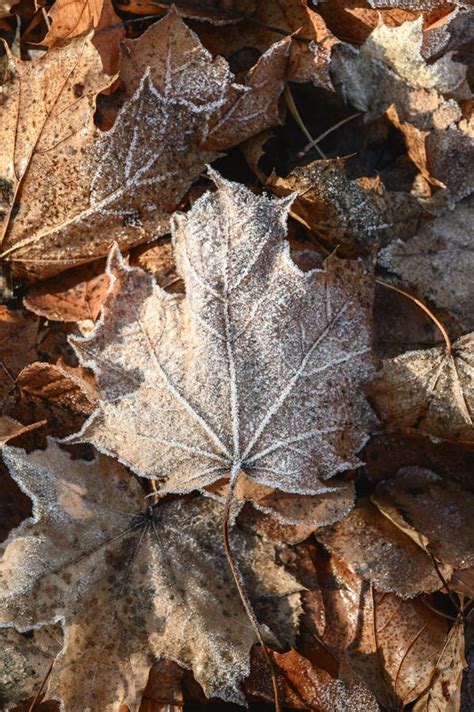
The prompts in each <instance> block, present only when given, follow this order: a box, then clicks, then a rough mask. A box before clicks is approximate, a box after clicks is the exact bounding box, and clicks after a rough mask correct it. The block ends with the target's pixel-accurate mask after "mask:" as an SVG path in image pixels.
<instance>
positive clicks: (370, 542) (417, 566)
mask: <svg viewBox="0 0 474 712" xmlns="http://www.w3.org/2000/svg"><path fill="white" fill-rule="evenodd" d="M315 536H316V538H317V539H318V541H320V542H321V543H322V544H324V546H325V547H326V548H327V549H328V550H329V551H331V552H332V553H334V554H336V555H337V556H339V557H340V558H342V559H343V560H344V561H345V562H346V564H347V565H348V566H349V567H350V568H351V570H352V571H354V573H356V574H357V575H358V576H361V577H362V578H364V579H366V580H369V581H372V582H373V584H374V585H375V586H376V587H377V589H378V590H380V591H383V592H393V593H396V594H397V595H399V596H402V597H403V598H410V597H412V596H416V595H417V594H419V593H422V592H432V591H437V590H438V589H440V588H441V587H442V585H443V584H442V581H441V580H440V578H439V576H438V574H437V573H436V570H435V568H434V566H433V564H432V563H431V561H430V559H429V557H428V556H427V555H426V554H425V553H424V552H423V551H422V550H421V549H420V548H419V547H418V546H417V545H416V544H415V543H414V542H413V541H412V539H411V538H409V537H408V536H405V534H403V533H402V532H401V531H400V530H399V529H398V528H397V527H395V526H393V524H392V523H391V522H389V521H388V519H386V518H385V517H384V516H382V514H380V512H378V510H377V508H376V507H374V505H372V504H370V503H369V502H364V501H363V502H361V503H359V506H357V507H356V508H355V509H353V510H352V512H350V513H349V514H348V515H347V517H345V518H344V519H342V520H341V521H340V522H338V523H336V524H334V525H332V526H330V527H327V528H324V529H319V530H318V531H317V532H316V534H315ZM443 571H444V574H445V576H446V577H447V578H450V576H451V569H450V568H449V567H444V569H443Z"/></svg>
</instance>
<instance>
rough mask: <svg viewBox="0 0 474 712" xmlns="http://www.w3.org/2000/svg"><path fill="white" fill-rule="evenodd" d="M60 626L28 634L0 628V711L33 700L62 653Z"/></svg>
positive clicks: (47, 627) (38, 629)
mask: <svg viewBox="0 0 474 712" xmlns="http://www.w3.org/2000/svg"><path fill="white" fill-rule="evenodd" d="M61 646H62V632H61V627H60V625H59V624H56V625H48V626H42V627H41V628H37V629H36V630H34V631H31V633H28V634H25V633H19V632H18V631H17V630H15V629H14V628H0V703H1V704H2V708H3V709H8V710H10V709H11V705H13V704H15V703H17V702H21V701H22V700H25V699H28V698H29V697H34V696H35V694H36V693H37V692H38V690H39V688H40V685H41V683H42V682H43V680H44V678H45V676H46V675H47V673H48V670H49V667H50V665H51V662H52V661H53V660H54V658H55V657H56V655H57V654H58V653H59V651H60V650H61Z"/></svg>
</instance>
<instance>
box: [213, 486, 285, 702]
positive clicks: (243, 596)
mask: <svg viewBox="0 0 474 712" xmlns="http://www.w3.org/2000/svg"><path fill="white" fill-rule="evenodd" d="M239 474H240V472H237V474H236V475H235V476H233V477H231V480H230V483H229V490H228V492H227V496H226V499H225V503H224V512H223V514H222V535H223V540H224V550H225V555H226V558H227V562H228V564H229V568H230V571H231V573H232V577H233V579H234V583H235V586H236V588H237V591H238V593H239V596H240V600H241V601H242V605H243V607H244V610H245V613H246V614H247V618H248V619H249V621H250V623H251V624H252V627H253V629H254V631H255V634H256V636H257V640H258V642H259V643H260V647H261V648H262V653H263V656H264V658H265V662H266V663H267V665H268V669H269V671H270V674H271V677H272V686H273V697H274V701H275V712H282V707H281V702H280V692H279V689H278V680H277V674H276V670H275V664H274V661H273V659H272V656H271V655H270V653H269V651H268V650H267V647H266V645H265V643H264V641H263V638H262V634H261V632H260V626H259V623H258V621H257V617H256V615H255V613H254V610H253V607H252V604H251V602H250V599H249V597H248V594H247V591H246V590H245V584H244V582H243V579H242V575H241V573H240V571H239V568H238V566H237V564H236V562H235V559H234V556H233V554H232V550H231V548H230V542H229V515H230V508H231V505H232V500H233V497H234V491H235V487H236V485H237V481H238V479H239Z"/></svg>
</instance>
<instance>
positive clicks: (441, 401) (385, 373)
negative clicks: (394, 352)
mask: <svg viewBox="0 0 474 712" xmlns="http://www.w3.org/2000/svg"><path fill="white" fill-rule="evenodd" d="M473 344H474V335H473V334H466V335H465V336H462V337H461V338H460V339H458V340H457V341H456V342H455V343H454V344H453V347H452V353H451V354H449V353H447V352H446V349H445V348H435V349H429V350H426V351H408V352H407V353H404V354H402V355H401V356H397V357H396V358H393V359H387V360H386V361H384V365H383V368H382V370H381V371H380V372H379V373H378V374H377V376H376V377H375V379H374V380H373V381H372V383H371V384H370V387H369V391H370V396H371V398H372V400H373V402H374V404H375V406H376V409H377V410H378V412H379V413H380V415H381V416H382V417H383V418H384V420H385V421H386V422H387V423H388V424H389V425H391V426H394V427H398V428H415V429H417V430H420V431H423V432H425V433H429V434H430V435H435V436H438V437H441V438H446V439H448V440H468V441H471V440H472V439H473V438H474V429H473V422H472V414H473V412H474V381H473V366H474V363H473V358H474V356H473Z"/></svg>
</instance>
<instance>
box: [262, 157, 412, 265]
mask: <svg viewBox="0 0 474 712" xmlns="http://www.w3.org/2000/svg"><path fill="white" fill-rule="evenodd" d="M345 162H346V159H344V158H337V159H330V160H327V161H319V160H318V161H314V162H312V163H309V164H308V165H307V166H303V167H300V168H295V169H294V170H293V171H292V172H291V173H290V174H289V175H288V176H287V177H286V178H280V177H277V176H276V175H275V174H273V175H271V176H270V178H269V179H268V181H267V184H268V186H269V187H270V188H271V189H272V190H274V192H275V193H277V194H278V195H288V194H290V193H292V192H293V191H297V193H298V196H297V198H296V201H295V203H294V207H293V211H294V212H295V213H296V214H297V215H298V216H299V217H301V218H303V219H304V220H305V221H306V222H307V223H308V224H309V225H310V226H311V228H312V229H314V230H315V231H316V232H317V233H318V234H320V235H322V236H323V237H324V238H325V239H326V240H327V241H328V242H329V243H330V244H331V245H333V246H334V247H336V246H337V245H340V247H341V248H342V250H343V252H344V254H348V255H354V254H356V255H357V254H370V252H371V251H373V249H374V247H375V246H376V245H377V244H379V243H380V242H382V243H384V242H387V241H388V240H390V239H392V238H393V237H396V236H398V235H403V236H404V237H406V236H407V234H411V233H413V232H415V231H416V229H417V228H418V226H419V224H420V222H421V220H422V217H423V210H422V209H421V207H420V206H419V205H418V203H417V202H416V200H415V199H414V198H412V196H410V195H408V194H406V193H395V192H382V194H379V193H378V192H377V191H375V190H371V189H369V188H365V187H363V186H362V185H361V184H360V183H358V182H357V181H355V180H350V179H349V178H347V176H346V175H345V172H344V165H345Z"/></svg>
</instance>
